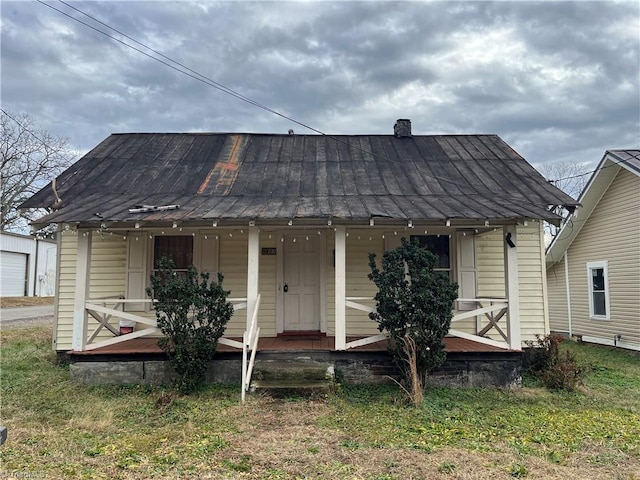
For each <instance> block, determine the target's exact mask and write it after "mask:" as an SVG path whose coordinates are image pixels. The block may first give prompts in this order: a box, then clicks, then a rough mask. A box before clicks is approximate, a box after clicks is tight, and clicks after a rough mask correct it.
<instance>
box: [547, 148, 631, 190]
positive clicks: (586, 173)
mask: <svg viewBox="0 0 640 480" xmlns="http://www.w3.org/2000/svg"><path fill="white" fill-rule="evenodd" d="M631 158H635V159H637V158H640V153H637V154H636V155H633V156H632V157H631ZM628 160H630V159H628V158H627V159H622V160H618V161H617V162H616V161H613V163H612V164H611V165H605V166H604V167H601V168H595V169H593V170H590V171H588V172H584V173H579V174H577V175H571V176H569V177H563V178H556V179H555V180H549V181H550V182H551V183H556V182H561V181H563V180H571V179H573V178H580V177H584V176H585V175H591V174H592V173H594V172H597V171H598V170H604V169H605V168H610V167H615V166H616V165H620V164H621V163H625V162H627V161H628Z"/></svg>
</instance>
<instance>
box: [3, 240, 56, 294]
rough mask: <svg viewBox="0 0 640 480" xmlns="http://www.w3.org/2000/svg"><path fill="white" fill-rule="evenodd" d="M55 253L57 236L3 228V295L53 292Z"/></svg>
mask: <svg viewBox="0 0 640 480" xmlns="http://www.w3.org/2000/svg"><path fill="white" fill-rule="evenodd" d="M56 257H57V245H56V242H55V241H54V240H47V239H44V240H43V239H38V238H35V237H32V236H29V235H20V234H17V233H10V232H0V297H23V296H29V297H31V296H38V297H47V296H52V295H54V293H55V280H56Z"/></svg>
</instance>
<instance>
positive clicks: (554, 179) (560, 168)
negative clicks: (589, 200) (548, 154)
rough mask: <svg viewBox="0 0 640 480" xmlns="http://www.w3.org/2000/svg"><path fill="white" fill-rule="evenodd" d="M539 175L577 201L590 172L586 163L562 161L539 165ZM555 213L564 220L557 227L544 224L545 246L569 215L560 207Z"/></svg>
mask: <svg viewBox="0 0 640 480" xmlns="http://www.w3.org/2000/svg"><path fill="white" fill-rule="evenodd" d="M540 173H542V175H544V176H545V178H546V179H547V180H549V181H550V182H551V183H553V184H554V185H555V186H556V187H558V188H559V189H560V190H562V191H563V192H564V193H566V194H567V195H571V196H572V197H573V198H575V199H577V198H578V197H579V196H580V194H581V193H582V190H584V187H585V186H586V184H587V182H588V181H589V174H590V173H591V171H590V170H589V165H588V164H587V163H581V162H572V161H569V160H562V161H558V162H550V163H545V164H543V165H541V166H540ZM555 213H557V214H558V215H561V216H562V217H563V218H564V220H563V223H562V224H561V225H560V226H559V227H556V226H555V225H551V224H550V223H545V240H546V242H547V244H549V243H551V241H552V240H553V239H554V238H555V236H556V235H557V234H558V232H559V231H560V228H562V225H563V224H564V222H565V221H566V219H567V217H568V215H569V212H568V211H567V210H566V209H564V208H562V207H557V208H556V211H555Z"/></svg>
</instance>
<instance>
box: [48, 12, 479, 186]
mask: <svg viewBox="0 0 640 480" xmlns="http://www.w3.org/2000/svg"><path fill="white" fill-rule="evenodd" d="M37 1H38V3H41V4H42V5H44V6H46V7H49V8H50V9H52V10H55V11H56V12H58V13H60V14H62V15H64V16H65V17H68V18H70V19H71V20H74V21H76V22H78V23H80V24H82V25H84V26H86V27H88V28H91V29H92V30H94V31H96V32H98V33H100V34H102V35H104V36H106V37H109V38H111V39H112V40H115V41H116V42H118V43H120V44H122V45H124V46H125V47H128V48H131V49H133V50H135V51H136V52H138V53H141V54H142V55H144V56H146V57H148V58H150V59H152V60H155V61H157V62H159V63H161V64H163V65H165V66H167V67H169V68H171V69H173V70H175V71H177V72H179V73H182V74H183V75H186V76H188V77H191V78H193V79H194V80H197V81H199V82H202V83H204V84H206V85H208V86H210V87H213V88H215V89H217V90H220V91H221V92H223V93H226V94H228V95H231V96H233V97H235V98H237V99H239V100H242V101H244V102H246V103H249V104H251V105H254V106H256V107H258V108H261V109H263V110H265V111H267V112H270V113H272V114H274V115H277V116H279V117H281V118H284V119H286V120H289V121H291V122H293V123H295V124H297V125H300V126H302V127H304V128H307V129H309V130H311V131H312V132H315V133H318V134H320V135H322V136H325V137H327V138H331V139H332V140H334V141H336V142H338V143H342V144H344V145H347V146H348V147H350V148H354V149H356V150H359V151H361V152H362V153H365V154H368V155H371V156H373V157H378V158H382V159H384V160H389V158H388V157H387V156H386V155H381V154H379V153H374V152H370V151H368V150H366V149H364V148H362V147H359V146H358V145H354V144H351V143H349V142H346V141H344V140H341V139H339V138H337V137H335V136H333V135H328V134H326V133H324V132H323V131H321V130H318V129H317V128H313V127H311V126H310V125H307V124H305V123H303V122H300V121H298V120H295V119H294V118H291V117H289V116H287V115H285V114H283V113H280V112H278V111H277V110H274V109H272V108H270V107H267V106H265V105H263V104H261V103H260V102H257V101H255V100H253V99H251V98H248V97H246V96H244V95H242V94H240V93H238V92H236V91H235V90H233V89H231V88H229V87H227V86H225V85H223V84H221V83H219V82H217V81H215V80H213V79H211V78H209V77H207V76H206V75H203V74H201V73H199V72H197V71H195V70H193V69H191V68H189V67H187V66H185V65H183V64H181V63H180V62H178V61H176V60H173V59H172V58H170V57H168V56H167V55H164V54H162V53H160V52H158V51H157V50H155V49H153V48H151V47H149V46H148V45H146V44H144V43H142V42H139V41H138V40H136V39H134V38H132V37H130V36H129V35H126V34H125V33H123V32H120V31H119V30H117V29H115V28H113V27H111V26H110V25H108V24H107V23H105V22H102V21H100V20H98V19H96V18H94V17H93V16H91V15H89V14H87V13H85V12H83V11H82V10H80V9H78V8H76V7H74V6H72V5H69V4H68V3H66V2H64V1H63V0H58V1H59V2H60V3H62V4H64V5H67V6H69V7H70V8H72V9H73V10H75V11H77V12H79V13H81V14H82V15H84V16H86V17H87V18H90V19H92V20H94V21H95V22H98V23H99V24H101V25H104V26H105V27H107V28H109V29H110V30H113V31H114V32H117V33H118V34H120V35H122V36H124V37H126V38H128V39H130V40H131V41H133V42H135V43H136V44H138V45H140V46H142V47H144V48H146V49H147V50H149V51H151V52H154V53H155V54H157V55H160V56H161V57H162V58H164V59H166V60H168V61H169V62H172V63H174V64H175V65H178V66H179V67H180V68H178V67H176V66H174V65H171V64H170V63H167V62H166V61H164V60H162V59H160V58H157V57H154V56H153V55H150V54H149V53H147V52H144V51H142V50H140V49H139V48H137V47H135V46H133V45H130V44H128V43H126V42H124V41H123V40H121V39H119V38H116V37H114V36H113V35H110V34H109V33H107V32H104V31H103V30H100V29H99V28H97V27H94V26H93V25H90V24H88V23H86V22H83V21H82V20H80V19H78V18H75V17H73V16H71V15H69V14H68V13H66V12H64V11H62V10H60V9H58V8H55V7H54V6H52V5H49V4H47V3H45V2H44V1H42V0H37ZM181 69H184V70H181ZM185 70H186V71H185ZM425 176H427V177H429V178H432V179H436V180H441V181H443V182H447V183H450V184H453V185H456V186H460V187H465V188H466V187H467V186H468V185H462V184H460V183H458V182H456V181H455V180H451V179H449V178H445V177H440V176H436V175H425Z"/></svg>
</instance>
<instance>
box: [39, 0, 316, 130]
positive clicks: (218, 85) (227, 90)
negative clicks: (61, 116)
mask: <svg viewBox="0 0 640 480" xmlns="http://www.w3.org/2000/svg"><path fill="white" fill-rule="evenodd" d="M58 1H59V2H60V3H62V4H63V5H66V6H67V7H69V8H71V9H73V10H75V11H76V12H78V13H80V14H82V15H84V16H85V17H87V18H90V19H91V20H93V21H94V22H97V23H99V24H100V25H103V26H105V27H107V28H108V29H110V30H113V31H114V32H116V33H119V34H120V35H122V36H123V37H125V38H127V39H129V40H131V41H132V42H134V43H136V44H137V45H140V46H141V47H144V48H146V49H148V50H150V51H152V52H153V53H155V54H156V55H159V56H160V57H162V58H164V59H166V60H168V61H170V62H172V63H175V64H176V65H178V66H180V67H181V68H184V69H185V70H187V71H188V72H191V73H193V74H194V75H197V76H198V77H201V78H203V79H205V80H207V82H211V83H212V84H213V85H211V86H215V87H216V88H218V89H219V90H221V91H223V92H225V93H228V94H229V95H232V96H234V97H236V98H238V99H240V100H242V101H245V102H247V103H250V104H251V105H254V106H256V107H258V108H262V109H263V110H266V111H268V112H270V113H273V114H274V115H278V116H280V117H282V118H285V119H287V120H289V121H291V122H294V123H296V124H297V125H300V126H302V127H305V128H308V129H309V130H311V131H313V132H316V133H319V134H321V135H326V134H325V133H323V132H321V131H320V130H317V129H315V128H313V127H311V126H309V125H306V124H304V123H302V122H299V121H297V120H295V119H293V118H291V117H288V116H287V115H285V114H283V113H280V112H278V111H277V110H273V109H272V108H269V107H267V106H266V105H263V104H261V103H259V102H257V101H255V100H252V99H251V98H249V97H246V96H244V95H242V94H241V93H239V92H237V91H235V90H233V89H231V88H229V87H227V86H225V85H223V84H221V83H219V82H216V81H215V80H213V79H212V78H210V77H207V76H206V75H203V74H201V73H199V72H196V71H195V70H193V69H191V68H189V67H187V66H186V65H184V64H182V63H180V62H178V61H176V60H174V59H172V58H170V57H168V56H167V55H164V54H163V53H162V52H159V51H158V50H155V49H153V48H151V47H149V46H148V45H145V44H144V43H142V42H139V41H138V40H136V39H135V38H133V37H130V36H129V35H127V34H126V33H123V32H121V31H120V30H118V29H116V28H114V27H112V26H111V25H108V24H106V23H104V22H103V21H101V20H99V19H97V18H95V17H93V16H92V15H89V14H88V13H86V12H83V11H82V10H80V9H79V8H76V7H74V6H73V5H71V4H69V3H67V2H65V1H64V0H58ZM40 3H43V2H40ZM44 5H47V4H46V3H44ZM47 6H49V5H47ZM58 11H59V10H58ZM70 18H74V17H70ZM74 19H75V18H74ZM101 33H102V32H101ZM112 38H113V37H112ZM182 73H184V72H182Z"/></svg>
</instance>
